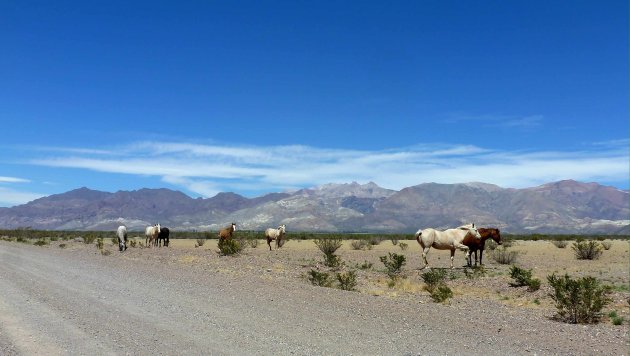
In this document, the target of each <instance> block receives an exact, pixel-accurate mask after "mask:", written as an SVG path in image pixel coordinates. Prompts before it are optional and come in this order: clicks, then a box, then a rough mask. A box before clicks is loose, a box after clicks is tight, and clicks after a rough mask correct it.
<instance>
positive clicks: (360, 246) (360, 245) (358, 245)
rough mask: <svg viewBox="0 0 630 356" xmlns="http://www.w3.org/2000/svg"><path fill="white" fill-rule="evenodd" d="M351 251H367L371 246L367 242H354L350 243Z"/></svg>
mask: <svg viewBox="0 0 630 356" xmlns="http://www.w3.org/2000/svg"><path fill="white" fill-rule="evenodd" d="M350 246H351V247H352V249H353V250H369V249H371V248H372V245H371V244H370V243H369V241H367V240H354V241H352V242H351V243H350Z"/></svg>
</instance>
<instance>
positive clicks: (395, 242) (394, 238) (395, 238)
mask: <svg viewBox="0 0 630 356" xmlns="http://www.w3.org/2000/svg"><path fill="white" fill-rule="evenodd" d="M390 240H391V242H392V245H394V246H396V245H398V238H397V237H392V238H391V239H390Z"/></svg>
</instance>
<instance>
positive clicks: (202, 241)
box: [195, 239, 220, 247]
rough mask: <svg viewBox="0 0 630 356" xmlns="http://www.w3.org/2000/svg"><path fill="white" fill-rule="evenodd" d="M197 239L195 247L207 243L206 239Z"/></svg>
mask: <svg viewBox="0 0 630 356" xmlns="http://www.w3.org/2000/svg"><path fill="white" fill-rule="evenodd" d="M196 241H197V242H196V243H195V247H201V246H203V245H205V244H206V239H197V240H196ZM219 242H220V241H219Z"/></svg>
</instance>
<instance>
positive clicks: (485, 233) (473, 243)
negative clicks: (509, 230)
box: [463, 228, 502, 267]
mask: <svg viewBox="0 0 630 356" xmlns="http://www.w3.org/2000/svg"><path fill="white" fill-rule="evenodd" d="M478 231H479V235H481V240H477V239H474V238H465V239H464V241H463V244H464V245H466V246H468V248H469V249H470V254H469V255H468V267H472V253H473V252H474V253H475V266H476V265H477V251H479V265H483V262H482V261H481V260H482V259H483V249H484V248H485V246H486V240H487V239H489V238H492V239H493V240H494V242H496V243H497V245H501V243H502V240H501V232H500V231H499V229H495V228H479V229H478Z"/></svg>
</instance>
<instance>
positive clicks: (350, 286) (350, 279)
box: [337, 271, 357, 290]
mask: <svg viewBox="0 0 630 356" xmlns="http://www.w3.org/2000/svg"><path fill="white" fill-rule="evenodd" d="M337 281H339V289H343V290H354V287H356V286H357V273H356V272H355V271H348V272H345V273H337Z"/></svg>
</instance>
